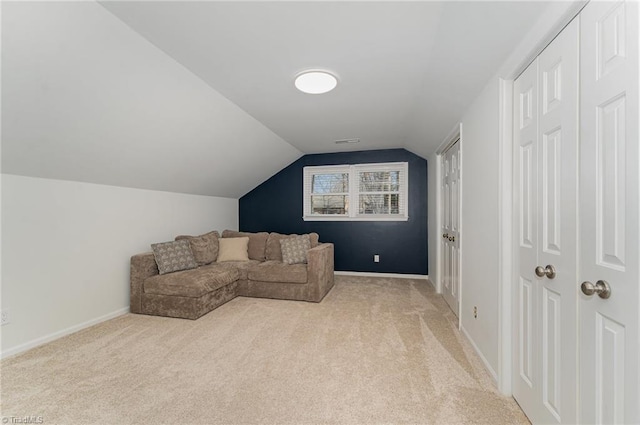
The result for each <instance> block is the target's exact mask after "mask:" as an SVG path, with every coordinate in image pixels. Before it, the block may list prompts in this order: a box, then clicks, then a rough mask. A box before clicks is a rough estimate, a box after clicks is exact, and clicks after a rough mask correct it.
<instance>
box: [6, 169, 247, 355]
mask: <svg viewBox="0 0 640 425" xmlns="http://www.w3.org/2000/svg"><path fill="white" fill-rule="evenodd" d="M237 227H238V200H237V199H231V198H218V197H210V196H198V195H186V194H177V193H169V192H158V191H150V190H142V189H130V188H122V187H114V186H103V185H96V184H90V183H77V182H68V181H61V180H49V179H41V178H33V177H22V176H15V175H9V174H3V175H2V231H3V233H2V300H1V304H2V305H1V308H2V309H3V310H7V309H8V311H9V314H10V320H11V323H10V324H9V325H5V326H3V327H2V355H3V356H6V355H9V354H12V353H15V352H19V351H21V350H24V349H27V348H30V347H32V346H33V345H36V344H38V343H42V342H45V341H47V340H48V339H51V338H52V337H55V336H59V335H61V334H64V333H65V331H67V330H75V329H79V328H81V327H82V326H83V325H86V324H92V323H95V322H96V321H99V320H101V319H104V318H108V317H111V316H112V315H117V314H119V313H123V312H126V311H127V309H128V307H129V258H130V256H131V255H133V254H136V253H139V252H145V251H150V247H149V244H151V243H154V242H163V241H167V240H172V239H173V238H174V237H175V236H176V235H178V234H201V233H205V232H208V231H211V230H216V229H217V230H224V229H225V228H231V229H236V228H237Z"/></svg>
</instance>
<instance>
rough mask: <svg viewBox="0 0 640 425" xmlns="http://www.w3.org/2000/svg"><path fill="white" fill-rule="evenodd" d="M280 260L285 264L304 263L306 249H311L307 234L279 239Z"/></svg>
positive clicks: (305, 260)
mask: <svg viewBox="0 0 640 425" xmlns="http://www.w3.org/2000/svg"><path fill="white" fill-rule="evenodd" d="M280 248H281V249H282V262H283V263H285V264H305V263H306V262H307V251H308V250H310V249H311V239H310V238H309V235H301V236H291V237H288V238H284V239H280Z"/></svg>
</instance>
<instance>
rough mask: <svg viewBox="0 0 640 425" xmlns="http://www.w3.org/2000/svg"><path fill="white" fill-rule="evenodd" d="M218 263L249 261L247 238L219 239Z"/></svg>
mask: <svg viewBox="0 0 640 425" xmlns="http://www.w3.org/2000/svg"><path fill="white" fill-rule="evenodd" d="M219 242H220V251H219V252H218V263H222V262H225V261H249V255H248V254H249V251H248V246H249V238H246V237H245V238H223V239H220V240H219Z"/></svg>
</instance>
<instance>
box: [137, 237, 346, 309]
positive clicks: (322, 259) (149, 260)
mask: <svg viewBox="0 0 640 425" xmlns="http://www.w3.org/2000/svg"><path fill="white" fill-rule="evenodd" d="M207 235H210V238H211V240H212V241H213V240H215V241H216V242H217V239H216V238H217V237H218V234H217V232H211V233H209V234H207ZM203 236H204V235H203ZM291 236H296V235H281V234H279V233H266V232H261V233H244V232H235V231H230V230H225V231H224V232H223V234H222V237H223V238H234V237H249V245H248V257H249V261H227V262H215V261H214V262H212V263H210V264H206V265H204V264H203V265H200V266H198V268H195V269H190V270H183V271H178V272H174V273H167V274H162V275H160V274H159V271H158V266H157V264H156V261H155V258H154V254H153V253H152V252H147V253H143V254H137V255H134V256H133V257H131V300H130V309H131V312H132V313H139V314H150V315H156V316H169V317H180V318H184V319H197V318H198V317H200V316H202V315H204V314H206V313H208V312H210V311H211V310H213V309H215V308H217V307H219V306H220V305H222V304H224V303H226V302H228V301H230V300H232V299H233V298H235V297H237V296H244V297H260V298H276V299H284V300H298V301H311V302H320V301H322V299H323V298H324V296H325V295H326V294H327V293H328V292H329V290H331V288H332V287H333V281H334V277H333V271H334V270H333V244H331V243H319V242H318V234H317V233H311V234H309V236H310V240H311V249H310V250H308V251H307V264H286V263H283V262H282V251H281V249H280V240H281V239H282V238H287V237H291ZM179 238H189V237H186V236H181V237H178V238H176V239H179ZM200 238H201V237H200ZM194 239H197V237H194ZM192 246H193V245H192ZM212 248H215V254H216V256H217V247H212ZM196 257H197V256H196Z"/></svg>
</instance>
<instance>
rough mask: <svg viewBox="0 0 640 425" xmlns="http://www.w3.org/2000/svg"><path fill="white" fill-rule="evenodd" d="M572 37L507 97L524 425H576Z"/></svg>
mask: <svg viewBox="0 0 640 425" xmlns="http://www.w3.org/2000/svg"><path fill="white" fill-rule="evenodd" d="M578 37H579V22H578V20H577V19H575V20H574V21H572V22H571V23H570V24H569V25H568V26H567V27H566V28H565V29H564V30H563V31H562V33H561V34H560V35H558V37H557V38H556V39H555V40H554V41H553V42H552V43H551V44H550V45H549V46H548V47H547V48H546V49H545V50H544V51H543V52H542V53H541V54H540V55H539V56H538V58H537V59H536V61H535V62H534V63H533V64H532V65H531V66H530V67H529V68H528V69H527V70H526V71H525V73H524V74H523V75H522V76H521V77H519V79H518V80H517V81H516V84H515V92H514V93H515V95H516V99H515V107H516V115H515V117H516V123H515V124H516V125H515V126H514V128H515V133H516V134H515V139H516V142H517V146H516V154H517V158H516V160H515V162H516V164H515V168H516V172H517V174H516V177H517V180H518V182H517V186H516V187H517V190H518V192H519V193H518V196H517V199H518V201H519V227H520V229H519V232H518V235H519V236H518V237H519V240H518V242H519V250H518V260H519V266H518V267H519V268H518V270H519V277H518V281H517V282H516V291H515V294H516V297H517V298H516V299H515V300H514V301H515V310H516V314H515V317H516V319H517V324H516V329H515V334H516V339H515V341H516V347H515V348H516V353H517V354H516V357H515V362H514V364H515V366H516V370H515V371H514V372H515V373H514V376H515V382H514V396H515V397H516V399H517V400H518V402H519V403H520V404H521V406H522V407H523V410H524V411H525V413H526V414H527V416H529V418H530V419H531V420H532V422H533V423H546V424H550V423H575V422H576V418H577V404H576V390H577V384H576V377H577V337H576V329H577V322H576V320H577V317H576V315H577V313H576V311H577V310H576V308H577V307H576V305H577V288H576V287H575V284H574V282H575V281H576V278H577V269H576V264H577V246H576V238H577V236H576V232H577V193H576V192H577V165H578V145H577V133H578V131H577V130H578V122H577V116H578V110H577V108H578ZM536 269H537V270H536Z"/></svg>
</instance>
